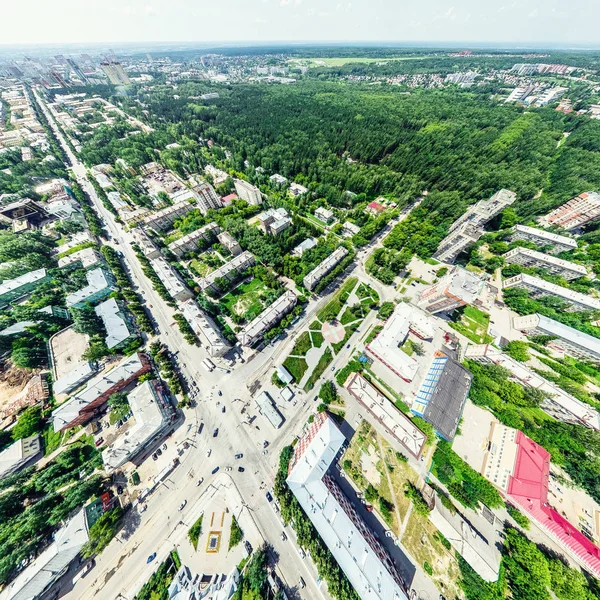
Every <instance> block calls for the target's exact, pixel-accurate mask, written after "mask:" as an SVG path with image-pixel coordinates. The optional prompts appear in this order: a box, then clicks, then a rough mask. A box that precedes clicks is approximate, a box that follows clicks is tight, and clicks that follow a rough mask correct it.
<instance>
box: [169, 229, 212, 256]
mask: <svg viewBox="0 0 600 600" xmlns="http://www.w3.org/2000/svg"><path fill="white" fill-rule="evenodd" d="M220 231H221V228H220V227H219V226H218V225H217V224H216V223H209V224H208V225H204V226H203V227H200V229H196V231H192V232H191V233H188V234H187V235H184V236H182V237H180V238H179V239H177V240H175V241H174V242H171V243H170V244H169V245H168V246H167V247H168V248H169V250H170V251H171V252H172V253H173V254H174V255H175V256H177V258H181V257H182V256H183V255H184V254H187V253H188V252H194V251H195V250H198V248H199V247H200V246H201V245H202V247H203V248H207V247H208V246H209V245H210V244H211V243H212V242H214V240H215V236H216V234H218V233H219V232H220Z"/></svg>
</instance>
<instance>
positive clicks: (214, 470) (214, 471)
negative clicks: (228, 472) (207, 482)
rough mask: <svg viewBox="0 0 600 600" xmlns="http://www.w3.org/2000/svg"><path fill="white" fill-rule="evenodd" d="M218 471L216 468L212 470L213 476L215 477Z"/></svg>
mask: <svg viewBox="0 0 600 600" xmlns="http://www.w3.org/2000/svg"><path fill="white" fill-rule="evenodd" d="M218 470H219V467H215V468H214V469H213V470H212V474H213V475H214V474H215V473H216V472H217V471H218Z"/></svg>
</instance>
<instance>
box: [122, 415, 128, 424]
mask: <svg viewBox="0 0 600 600" xmlns="http://www.w3.org/2000/svg"><path fill="white" fill-rule="evenodd" d="M127 419H129V415H125V416H124V417H123V423H126V422H127Z"/></svg>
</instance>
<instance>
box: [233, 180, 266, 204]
mask: <svg viewBox="0 0 600 600" xmlns="http://www.w3.org/2000/svg"><path fill="white" fill-rule="evenodd" d="M233 183H234V185H235V191H236V192H237V195H238V196H239V197H240V198H241V199H242V200H245V201H246V202H247V203H248V204H250V205H251V206H260V205H261V204H262V194H261V193H260V190H259V189H258V188H257V187H256V186H254V185H252V184H250V183H248V182H247V181H243V180H242V179H234V180H233Z"/></svg>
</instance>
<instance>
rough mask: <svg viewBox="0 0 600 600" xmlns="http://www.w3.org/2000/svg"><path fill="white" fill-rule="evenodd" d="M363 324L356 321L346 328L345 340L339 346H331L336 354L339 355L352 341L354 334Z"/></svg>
mask: <svg viewBox="0 0 600 600" xmlns="http://www.w3.org/2000/svg"><path fill="white" fill-rule="evenodd" d="M361 323H362V321H354V323H352V324H350V325H348V326H347V327H346V334H345V335H344V339H343V340H342V341H341V342H338V343H337V344H331V347H332V348H333V350H334V352H335V353H336V354H339V352H340V350H341V349H342V348H343V347H344V346H345V345H346V342H347V341H348V340H349V339H350V337H351V336H352V334H353V333H354V332H355V331H356V330H357V329H358V327H359V326H360V324H361Z"/></svg>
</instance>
